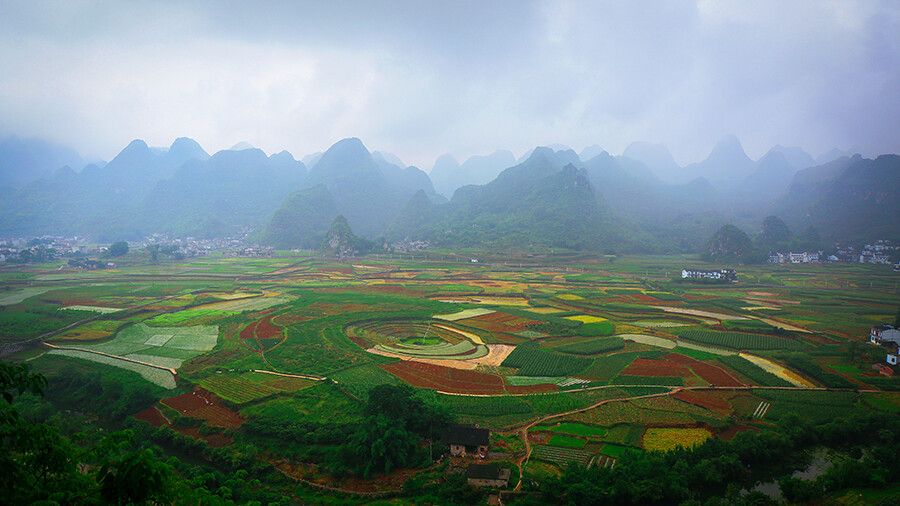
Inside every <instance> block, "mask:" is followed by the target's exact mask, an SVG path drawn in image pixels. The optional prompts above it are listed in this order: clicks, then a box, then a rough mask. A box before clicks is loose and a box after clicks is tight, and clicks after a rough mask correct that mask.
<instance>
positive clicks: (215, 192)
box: [0, 136, 900, 252]
mask: <svg viewBox="0 0 900 506" xmlns="http://www.w3.org/2000/svg"><path fill="white" fill-rule="evenodd" d="M235 148H240V149H231V150H223V151H219V152H217V153H215V154H214V155H212V156H210V155H209V154H207V153H206V152H205V151H204V150H203V148H202V147H201V146H200V145H199V144H198V143H196V142H195V141H194V140H192V139H189V138H186V137H182V138H178V139H176V140H175V141H174V142H173V143H172V145H171V146H169V147H168V148H151V147H149V146H147V144H146V143H145V142H143V141H141V140H135V141H132V142H131V143H129V144H128V145H127V146H126V147H125V148H124V149H123V150H122V151H121V152H120V153H119V154H118V155H117V156H116V157H114V158H113V159H112V160H111V161H110V162H109V163H108V164H105V165H103V166H98V165H87V166H85V167H84V168H83V169H82V170H81V171H77V170H74V169H73V168H72V167H70V166H61V167H58V168H56V169H55V170H53V171H52V172H51V173H50V174H49V175H46V176H42V177H41V178H39V179H36V180H34V181H32V182H30V183H28V184H26V185H25V186H23V187H21V188H18V189H16V188H11V187H5V188H3V187H0V236H27V235H39V234H79V235H88V236H91V237H95V238H97V239H99V240H104V239H110V240H121V239H137V238H140V237H143V236H145V235H147V234H149V233H152V232H163V233H168V234H173V235H176V236H182V237H183V236H194V237H218V236H225V235H231V234H233V233H234V232H236V231H237V230H239V229H242V228H246V227H249V228H252V229H254V230H256V236H255V237H256V238H257V239H259V240H260V241H262V242H263V243H266V244H271V245H273V246H276V247H278V248H296V247H302V248H312V249H315V248H318V247H319V246H320V244H321V241H322V239H323V237H324V234H326V232H327V231H328V228H329V226H330V225H331V224H333V223H334V219H335V217H336V216H338V215H341V216H344V217H345V220H346V222H347V226H348V227H350V228H351V229H352V230H353V232H354V233H355V234H358V237H359V241H365V240H367V239H368V240H371V239H375V238H377V237H379V236H380V237H383V238H384V239H386V240H387V241H388V242H391V241H396V240H402V239H406V238H409V239H422V240H428V241H431V242H432V243H433V244H435V245H438V246H443V247H470V246H472V247H477V246H482V247H498V248H501V247H509V246H515V247H525V248H528V247H532V246H535V247H536V246H540V247H563V248H572V249H586V250H595V251H596V250H604V251H615V250H622V251H659V252H666V251H670V252H689V251H699V250H700V249H701V248H702V247H703V246H704V244H705V242H706V240H707V239H708V238H709V237H710V235H712V234H713V232H715V231H716V230H718V229H719V228H720V227H722V226H723V225H724V224H726V223H732V224H734V225H737V226H738V227H741V228H744V229H746V230H759V227H760V223H761V222H763V218H764V217H767V216H768V217H772V216H773V215H774V216H777V217H779V218H781V219H783V220H784V222H786V224H787V225H789V227H790V228H791V229H793V230H796V231H800V232H803V231H807V232H808V233H807V232H803V234H799V235H797V236H796V237H795V239H792V240H798V241H799V240H805V238H806V236H807V235H809V234H813V236H814V235H816V234H820V236H821V237H822V238H823V239H826V240H847V239H862V238H873V237H875V236H878V237H884V238H893V239H900V231H898V230H897V226H896V224H895V222H896V221H897V220H896V219H895V217H896V216H897V215H898V209H897V207H896V206H895V205H894V203H895V202H897V201H898V195H897V194H896V191H895V190H893V188H896V187H898V186H900V185H897V184H896V183H897V182H898V181H897V173H898V171H900V169H898V168H897V166H898V163H897V157H896V156H895V155H885V156H882V157H878V158H877V159H876V160H867V159H864V158H862V157H860V156H858V155H857V156H854V157H852V158H848V157H842V158H838V159H836V160H833V161H831V162H829V163H826V164H824V165H818V166H810V164H811V163H813V164H814V163H815V162H813V161H812V160H813V158H812V157H811V156H810V155H809V154H807V153H806V152H804V151H803V150H802V149H800V148H796V147H783V146H775V147H773V148H772V149H771V150H769V152H767V153H766V155H764V156H763V157H761V158H760V159H759V160H757V161H755V162H754V161H752V160H750V159H749V157H747V156H746V154H745V153H744V152H743V149H742V147H741V145H740V141H738V140H737V139H736V138H734V137H733V136H729V137H726V138H724V139H722V141H720V142H719V143H717V145H716V146H715V148H714V149H713V150H712V151H711V153H710V155H709V156H708V157H707V158H706V159H705V160H703V161H702V162H698V163H697V164H691V165H689V166H687V167H684V168H681V167H678V165H677V163H676V162H675V161H674V159H673V158H672V156H671V153H669V151H668V149H667V148H666V147H665V146H664V145H661V144H649V143H632V144H631V145H629V146H628V148H626V150H625V152H624V153H623V155H620V156H613V155H610V154H609V153H608V152H606V151H605V150H603V149H602V148H600V147H599V146H597V145H593V146H590V147H588V148H585V149H584V150H582V152H581V156H579V155H578V154H577V153H575V152H574V151H572V150H571V149H568V148H566V147H565V146H562V145H553V147H536V148H535V149H533V150H530V151H529V152H528V153H527V155H528V156H527V157H526V158H524V159H522V160H521V162H516V161H515V159H514V156H513V155H512V153H510V152H508V151H503V150H500V151H496V152H494V153H492V154H491V155H488V156H474V157H471V158H469V159H468V160H466V161H465V162H464V163H463V164H459V163H458V162H457V161H456V160H455V159H454V158H453V157H452V156H450V155H443V156H441V157H439V158H438V160H436V161H435V166H434V167H433V168H432V171H431V174H428V173H425V172H424V171H422V170H420V169H418V168H416V167H410V166H405V164H404V163H403V162H402V161H401V159H400V158H399V157H397V156H396V155H393V154H390V153H387V152H383V151H373V152H370V151H369V150H368V149H367V148H366V146H365V145H364V144H363V143H362V141H361V140H359V139H357V138H348V139H343V140H341V141H338V142H337V143H335V144H334V145H333V146H331V147H330V148H329V149H328V150H326V151H324V152H322V153H316V154H313V155H308V156H307V157H304V160H308V161H309V162H310V165H309V166H307V165H305V164H304V163H303V162H300V161H297V160H296V159H295V158H294V157H293V155H291V154H290V153H288V152H287V151H282V152H280V153H276V154H273V155H271V156H266V155H265V153H263V152H262V151H260V150H258V149H255V148H252V147H248V146H247V145H243V144H240V145H236V146H235ZM588 155H592V156H591V157H590V158H589V159H587V160H585V159H584V158H585V157H587V156H588ZM667 171H668V172H667ZM672 171H675V172H676V173H677V174H680V176H679V177H681V178H682V179H683V181H684V182H683V183H680V184H672V183H671V182H666V180H665V177H668V176H665V177H661V175H663V174H666V173H669V174H670V173H671V172H672ZM442 174H443V175H442ZM691 176H693V177H692V178H690V179H687V178H688V177H691ZM442 177H443V178H444V179H443V181H441V178H442ZM479 181H480V182H479ZM439 182H440V184H439ZM461 183H464V184H461ZM457 184H461V186H458V187H454V186H455V185H457ZM441 185H444V186H441ZM441 188H444V192H446V191H447V190H446V189H447V188H452V191H450V192H449V194H447V193H444V192H441ZM441 193H444V195H443V196H442V195H441ZM447 197H449V199H448V198H447ZM810 231H811V232H810ZM811 237H812V236H811ZM360 244H363V243H362V242H360ZM367 244H370V243H367ZM367 247H368V246H367ZM379 247H380V246H379Z"/></svg>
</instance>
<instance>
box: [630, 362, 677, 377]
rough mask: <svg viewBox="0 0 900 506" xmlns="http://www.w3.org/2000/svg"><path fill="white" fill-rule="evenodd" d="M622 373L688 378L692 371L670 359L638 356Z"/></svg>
mask: <svg viewBox="0 0 900 506" xmlns="http://www.w3.org/2000/svg"><path fill="white" fill-rule="evenodd" d="M622 374H630V375H632V376H681V377H682V378H687V377H690V376H691V371H690V369H688V368H687V367H685V366H683V365H681V364H679V363H676V362H671V361H669V360H651V359H647V358H638V359H635V361H634V362H632V363H630V364H628V367H626V368H625V370H624V371H622Z"/></svg>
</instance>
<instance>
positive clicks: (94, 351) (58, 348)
mask: <svg viewBox="0 0 900 506" xmlns="http://www.w3.org/2000/svg"><path fill="white" fill-rule="evenodd" d="M42 344H43V345H44V346H46V347H48V348H50V349H53V350H72V351H80V352H83V353H93V354H94V355H102V356H104V357H109V358H114V359H117V360H124V361H125V362H133V363H135V364H140V365H145V366H147V367H152V368H154V369H160V370H162V371H168V372H170V373H172V376H174V377H175V379H178V371H176V370H175V369H172V368H171V367H164V366H161V365H156V364H151V363H149V362H141V361H140V360H135V359H133V358H126V357H120V356H118V355H112V354H109V353H104V352H102V351H96V350H88V349H86V348H76V347H74V346H56V345H54V344H50V343H42Z"/></svg>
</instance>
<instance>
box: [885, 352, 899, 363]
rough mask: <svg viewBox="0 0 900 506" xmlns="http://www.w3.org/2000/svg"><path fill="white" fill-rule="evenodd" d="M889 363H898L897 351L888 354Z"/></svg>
mask: <svg viewBox="0 0 900 506" xmlns="http://www.w3.org/2000/svg"><path fill="white" fill-rule="evenodd" d="M887 363H889V364H891V365H897V354H896V353H888V354H887Z"/></svg>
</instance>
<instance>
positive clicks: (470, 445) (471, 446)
mask: <svg viewBox="0 0 900 506" xmlns="http://www.w3.org/2000/svg"><path fill="white" fill-rule="evenodd" d="M490 441H491V431H490V430H488V429H479V428H478V427H475V426H473V425H455V426H453V427H451V428H450V431H449V432H448V433H447V443H448V444H449V445H450V455H453V456H454V457H465V456H467V455H481V456H482V457H483V456H484V455H485V454H486V453H487V450H488V445H489V444H490Z"/></svg>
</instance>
